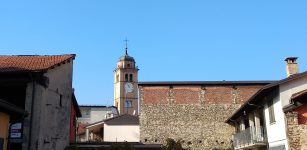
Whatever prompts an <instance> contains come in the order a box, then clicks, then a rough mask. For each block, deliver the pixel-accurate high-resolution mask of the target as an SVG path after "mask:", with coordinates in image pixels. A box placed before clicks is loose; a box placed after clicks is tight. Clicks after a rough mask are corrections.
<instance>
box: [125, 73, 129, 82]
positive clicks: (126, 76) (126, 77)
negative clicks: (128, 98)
mask: <svg viewBox="0 0 307 150" xmlns="http://www.w3.org/2000/svg"><path fill="white" fill-rule="evenodd" d="M125 81H129V80H128V74H127V73H126V74H125Z"/></svg>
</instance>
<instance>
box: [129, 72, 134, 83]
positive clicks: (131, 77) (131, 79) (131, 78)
mask: <svg viewBox="0 0 307 150" xmlns="http://www.w3.org/2000/svg"><path fill="white" fill-rule="evenodd" d="M129 79H130V80H129V81H130V82H133V74H130V78H129Z"/></svg>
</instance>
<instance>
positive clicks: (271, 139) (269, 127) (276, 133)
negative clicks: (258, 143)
mask: <svg viewBox="0 0 307 150" xmlns="http://www.w3.org/2000/svg"><path fill="white" fill-rule="evenodd" d="M273 107H274V115H275V122H274V123H270V120H269V118H270V117H269V109H268V105H267V104H266V105H265V108H264V114H265V124H266V131H267V138H268V143H269V146H270V147H276V146H280V145H285V147H286V149H287V147H288V143H287V136H286V126H285V125H286V124H285V115H284V112H283V109H282V104H281V101H280V97H279V95H277V96H276V97H274V98H273Z"/></svg>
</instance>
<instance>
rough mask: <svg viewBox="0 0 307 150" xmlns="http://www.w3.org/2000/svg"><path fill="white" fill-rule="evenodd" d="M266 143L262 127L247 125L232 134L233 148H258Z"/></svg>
mask: <svg viewBox="0 0 307 150" xmlns="http://www.w3.org/2000/svg"><path fill="white" fill-rule="evenodd" d="M266 145H267V139H266V136H265V133H264V129H263V127H249V128H247V129H245V130H243V131H241V132H239V133H237V134H235V135H233V146H234V148H235V149H251V148H259V147H263V146H266Z"/></svg>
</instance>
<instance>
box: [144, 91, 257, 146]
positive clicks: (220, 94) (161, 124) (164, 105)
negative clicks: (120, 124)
mask: <svg viewBox="0 0 307 150" xmlns="http://www.w3.org/2000/svg"><path fill="white" fill-rule="evenodd" d="M261 87H262V86H259V85H253V86H232V85H228V86H227V85H224V86H221V85H220V86H197V85H191V86H146V85H140V86H139V92H140V133H141V136H140V138H141V141H142V142H144V143H164V142H165V140H166V139H167V138H173V139H176V140H178V139H181V140H183V141H184V143H183V146H184V147H190V148H192V149H199V150H204V149H212V148H225V149H226V148H229V147H231V142H230V140H231V136H232V134H233V133H234V130H235V129H234V128H233V127H232V126H230V125H228V124H226V123H224V122H225V120H226V119H227V118H228V117H229V116H230V115H231V114H232V113H233V112H234V111H235V110H236V109H237V108H239V106H240V105H241V104H242V103H243V102H245V101H246V100H247V99H248V98H249V97H250V96H251V95H253V94H254V93H255V92H256V91H258V90H259V88H261Z"/></svg>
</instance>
